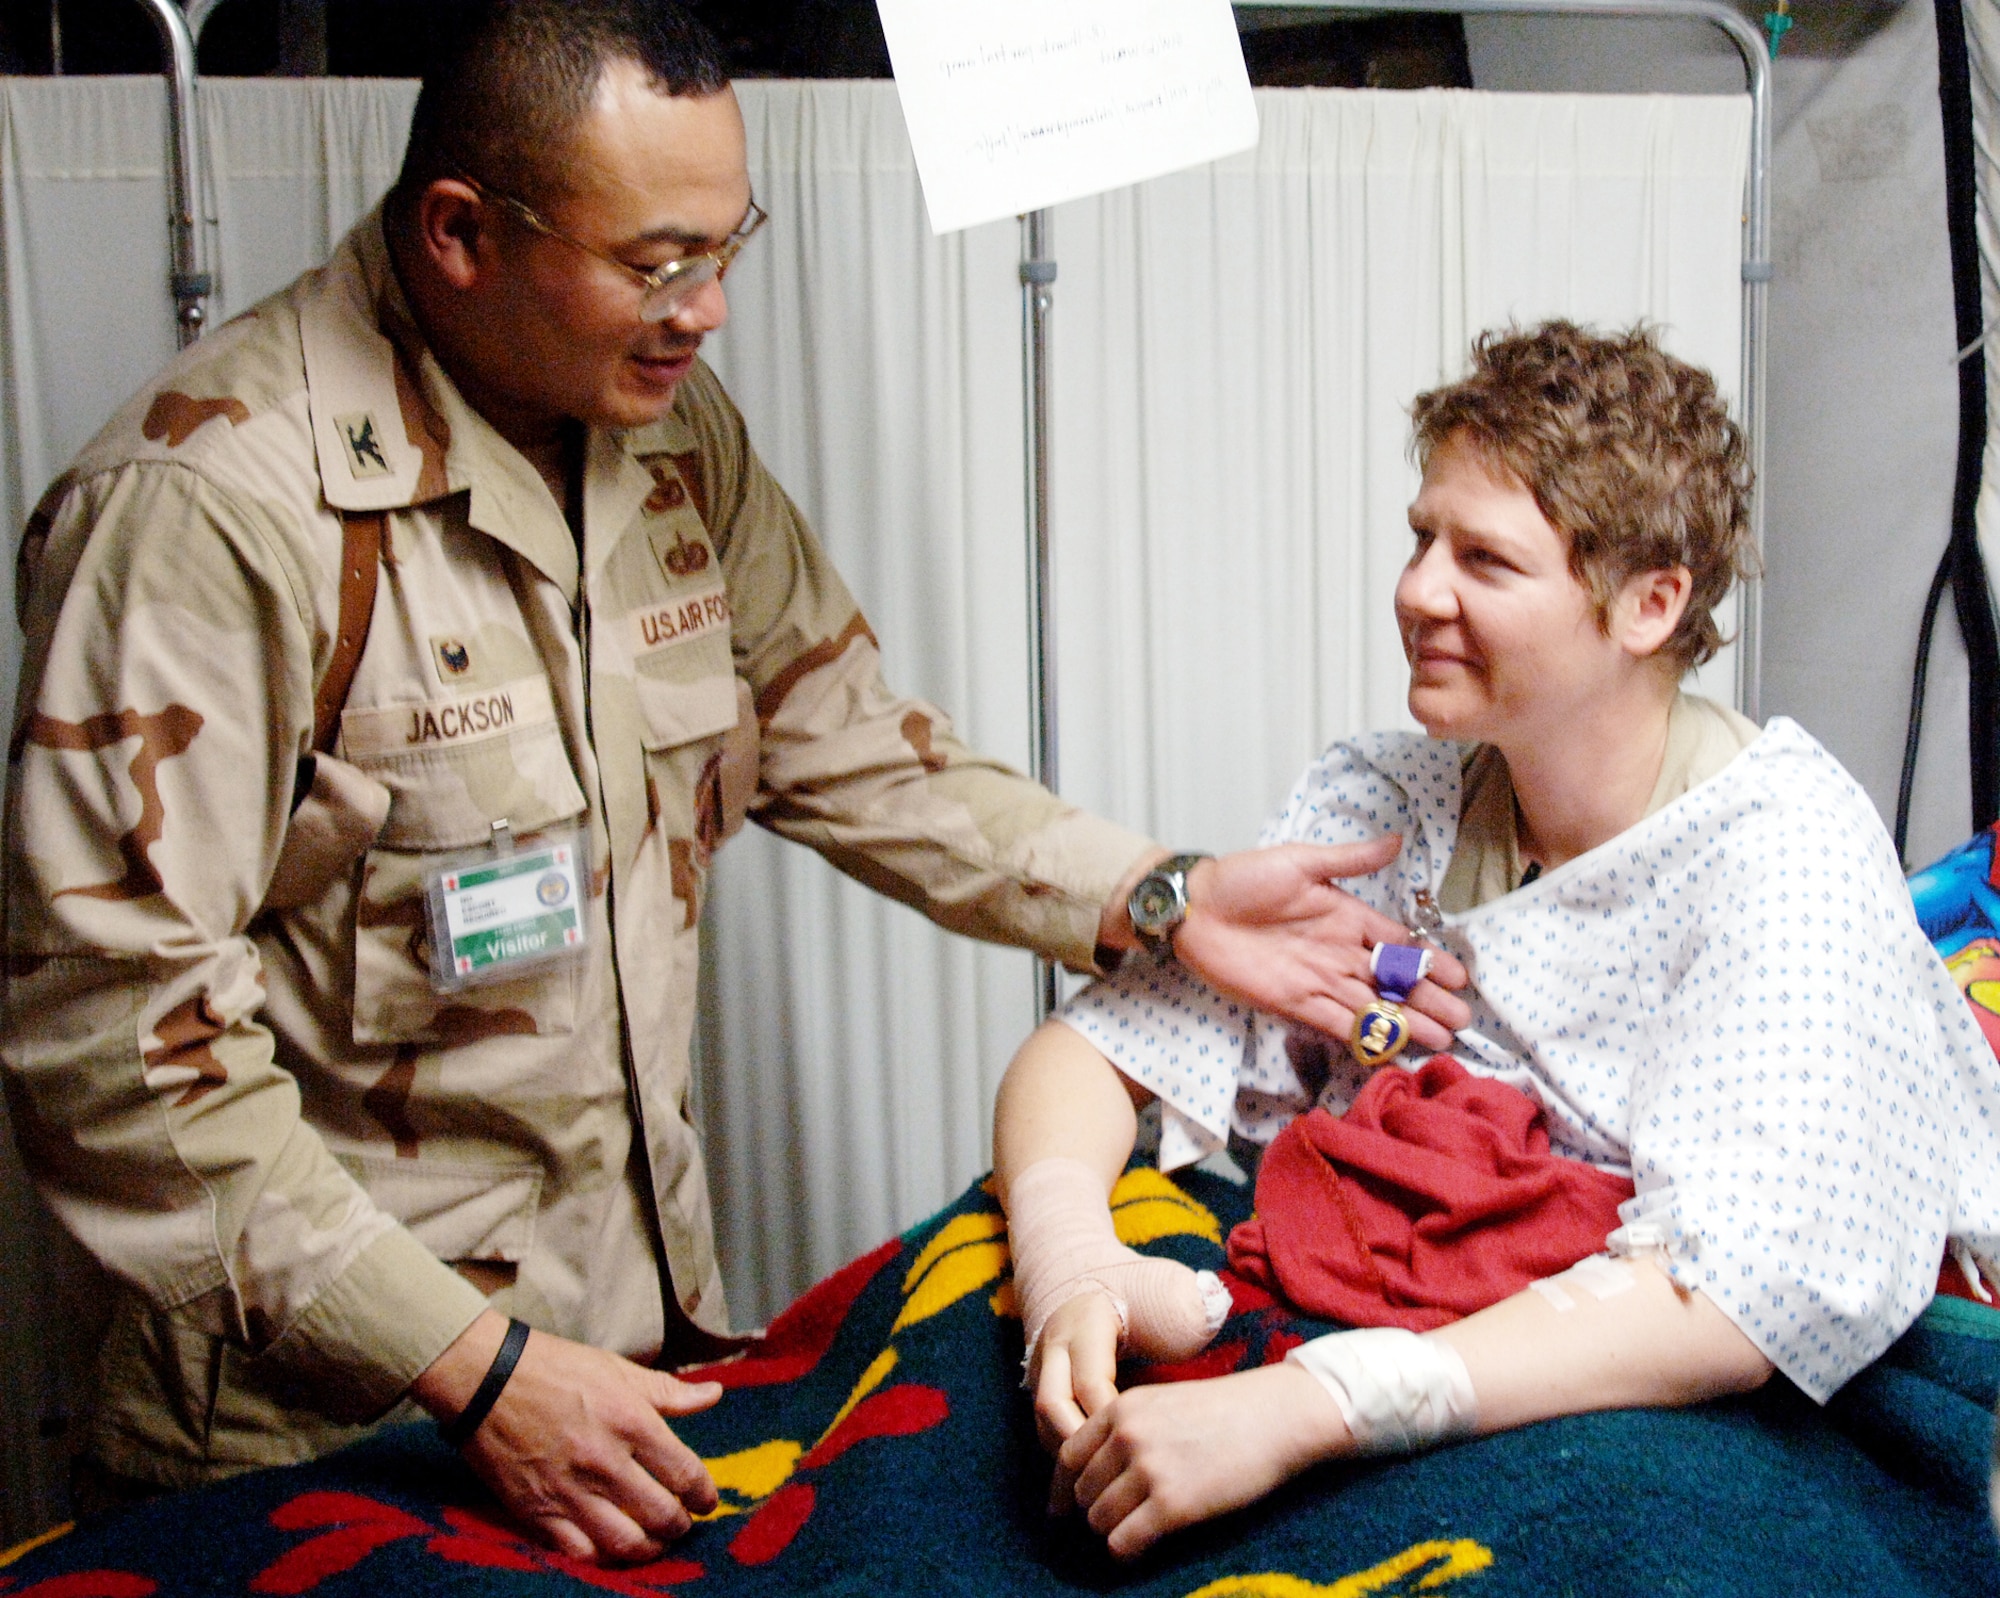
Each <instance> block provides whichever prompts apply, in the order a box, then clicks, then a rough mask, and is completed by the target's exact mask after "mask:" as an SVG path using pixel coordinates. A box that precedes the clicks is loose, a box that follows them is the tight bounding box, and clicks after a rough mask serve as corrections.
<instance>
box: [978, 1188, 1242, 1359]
mask: <svg viewBox="0 0 2000 1598" xmlns="http://www.w3.org/2000/svg"><path fill="white" fill-rule="evenodd" d="M1007 1231H1008V1236H1009V1239H1010V1241H1011V1244H1012V1247H1013V1251H1014V1293H1015V1296H1016V1297H1017V1298H1018V1299H1019V1300H1020V1303H1021V1321H1022V1325H1023V1328H1024V1330H1025V1332H1026V1334H1027V1343H1028V1358H1029V1359H1030V1360H1033V1358H1034V1355H1035V1345H1036V1344H1037V1343H1038V1342H1040V1340H1041V1336H1042V1328H1043V1327H1044V1326H1046V1325H1047V1324H1048V1319H1049V1316H1050V1315H1052V1314H1054V1313H1055V1311H1056V1309H1057V1307H1058V1306H1059V1305H1062V1304H1064V1303H1067V1302H1068V1301H1069V1300H1070V1299H1072V1298H1075V1297H1076V1296H1077V1295H1078V1294H1079V1293H1091V1292H1097V1293H1102V1294H1104V1296H1105V1297H1106V1298H1108V1299H1110V1300H1111V1305H1112V1308H1114V1309H1115V1310H1117V1312H1118V1324H1119V1326H1120V1328H1121V1329H1122V1330H1121V1335H1120V1337H1119V1339H1118V1348H1119V1351H1120V1352H1121V1353H1125V1354H1136V1355H1138V1356H1139V1357H1141V1358H1142V1359H1163V1360H1174V1359H1187V1358H1189V1357H1191V1356H1192V1355H1195V1354H1198V1353H1199V1352H1201V1350H1202V1349H1203V1348H1205V1347H1207V1346H1208V1340H1209V1339H1210V1338H1212V1337H1213V1336H1214V1335H1215V1334H1216V1332H1217V1331H1219V1330H1220V1329H1221V1327H1222V1323H1223V1321H1224V1320H1226V1319H1227V1318H1228V1315H1229V1290H1228V1289H1227V1288H1226V1287H1224V1286H1223V1285H1222V1282H1221V1279H1220V1278H1219V1277H1217V1276H1216V1274H1215V1273H1214V1272H1213V1271H1197V1270H1194V1269H1193V1268H1191V1267H1189V1266H1186V1265H1183V1264H1181V1263H1180V1262H1179V1261H1178V1260H1163V1259H1149V1258H1147V1257H1146V1256H1145V1255H1143V1254H1137V1253H1134V1252H1133V1251H1132V1250H1131V1249H1129V1248H1127V1247H1126V1246H1125V1245H1124V1244H1123V1243H1121V1242H1119V1241H1118V1233H1117V1231H1116V1229H1115V1228H1114V1227H1113V1226H1112V1222H1111V1206H1110V1205H1109V1204H1108V1203H1107V1202H1106V1200H1105V1192H1104V1179H1103V1178H1102V1177H1101V1176H1099V1175H1098V1174H1097V1173H1096V1172H1095V1171H1093V1170H1091V1168H1090V1167H1089V1166H1087V1165H1085V1164H1084V1163H1083V1162H1082V1161H1081V1160H1070V1159H1049V1160H1037V1161H1036V1162H1035V1163H1034V1164H1033V1165H1031V1166H1029V1167H1028V1168H1027V1169H1026V1170H1025V1171H1023V1172H1022V1173H1021V1174H1020V1175H1019V1176H1017V1177H1015V1178H1014V1184H1013V1187H1012V1188H1011V1189H1010V1191H1009V1192H1008V1194H1007Z"/></svg>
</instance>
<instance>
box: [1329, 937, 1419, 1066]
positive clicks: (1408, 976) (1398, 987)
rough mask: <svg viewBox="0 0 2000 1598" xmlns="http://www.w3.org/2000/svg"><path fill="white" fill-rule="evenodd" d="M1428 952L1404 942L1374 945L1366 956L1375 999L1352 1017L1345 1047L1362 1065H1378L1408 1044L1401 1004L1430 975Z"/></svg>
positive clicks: (1399, 1052) (1406, 1020)
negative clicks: (1373, 985) (1352, 1023)
mask: <svg viewBox="0 0 2000 1598" xmlns="http://www.w3.org/2000/svg"><path fill="white" fill-rule="evenodd" d="M1430 969H1431V951H1430V950H1428V949H1419V948H1416V947H1414V946H1412V945H1410V944H1407V943H1378V944H1376V945H1375V947H1374V949H1373V950H1372V951H1371V952H1370V954H1369V956H1368V972H1369V975H1370V976H1372V977H1374V979H1375V991H1376V993H1377V995H1378V997H1377V998H1376V999H1375V1001H1374V1002H1373V1003H1371V1004H1369V1005H1368V1006H1367V1007H1366V1008H1364V1009H1363V1010H1362V1012H1361V1013H1360V1014H1359V1015H1357V1016H1356V1017H1355V1018H1354V1030H1353V1031H1352V1032H1350V1033H1349V1034H1348V1037H1347V1046H1348V1047H1349V1048H1350V1049H1352V1050H1353V1051H1354V1058H1355V1059H1357V1060H1358V1061H1360V1062H1361V1063H1362V1064H1363V1065H1367V1066H1376V1065H1382V1064H1384V1063H1386V1062H1387V1061H1390V1060H1393V1059H1395V1057H1396V1056H1397V1055H1399V1054H1401V1053H1402V1052H1403V1050H1404V1048H1405V1047H1406V1046H1407V1045H1408V1044H1409V1041H1410V1022H1409V1018H1408V1017H1407V1016H1405V1015H1404V1014H1403V1001H1404V1000H1405V999H1407V998H1409V996H1410V990H1411V989H1412V988H1414V987H1415V986H1416V985H1417V984H1418V983H1419V982H1421V981H1423V979H1424V978H1425V977H1426V976H1428V975H1429V974H1430Z"/></svg>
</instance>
